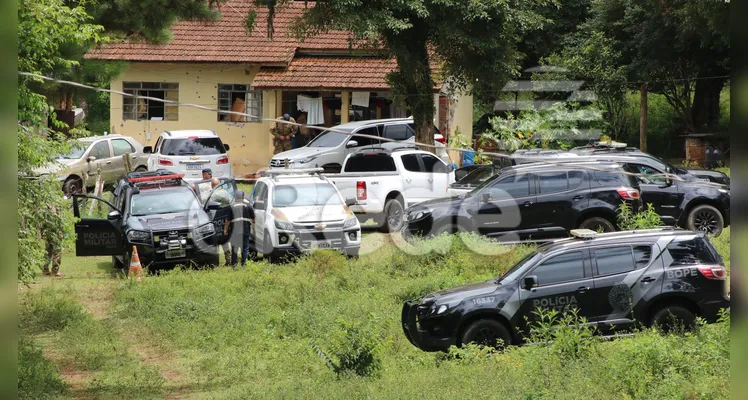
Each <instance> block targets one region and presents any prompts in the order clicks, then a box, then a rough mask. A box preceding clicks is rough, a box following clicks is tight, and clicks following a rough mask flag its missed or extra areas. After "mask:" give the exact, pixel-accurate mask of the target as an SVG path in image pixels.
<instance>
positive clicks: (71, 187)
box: [62, 178, 83, 194]
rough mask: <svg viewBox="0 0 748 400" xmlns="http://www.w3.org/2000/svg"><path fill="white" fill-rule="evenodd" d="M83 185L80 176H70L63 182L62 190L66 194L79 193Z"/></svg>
mask: <svg viewBox="0 0 748 400" xmlns="http://www.w3.org/2000/svg"><path fill="white" fill-rule="evenodd" d="M82 187H83V180H81V179H79V178H68V180H66V181H65V183H63V184H62V191H63V192H64V193H65V194H73V193H79V192H80V191H81V188H82Z"/></svg>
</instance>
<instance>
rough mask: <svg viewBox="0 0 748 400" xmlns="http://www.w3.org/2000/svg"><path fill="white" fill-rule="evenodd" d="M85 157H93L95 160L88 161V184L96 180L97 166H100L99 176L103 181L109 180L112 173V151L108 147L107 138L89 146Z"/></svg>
mask: <svg viewBox="0 0 748 400" xmlns="http://www.w3.org/2000/svg"><path fill="white" fill-rule="evenodd" d="M86 157H87V159H88V158H90V157H95V160H93V161H88V176H89V177H90V180H89V184H94V183H95V182H96V181H95V179H96V175H97V174H98V171H99V168H101V178H102V179H103V180H104V182H111V181H113V180H114V179H115V178H113V175H114V173H113V172H112V171H113V168H112V151H111V149H110V147H109V141H108V140H100V141H98V142H96V143H94V145H93V146H91V149H90V150H89V152H88V155H87V156H86Z"/></svg>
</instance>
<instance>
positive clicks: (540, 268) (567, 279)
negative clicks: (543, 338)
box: [518, 249, 594, 332]
mask: <svg viewBox="0 0 748 400" xmlns="http://www.w3.org/2000/svg"><path fill="white" fill-rule="evenodd" d="M591 272H592V271H591V268H590V261H589V251H588V250H587V249H578V250H568V251H564V252H563V253H560V254H558V253H557V254H554V255H550V256H549V257H547V258H546V259H544V260H542V261H540V262H539V263H538V265H537V266H535V267H533V268H532V270H530V271H529V272H528V273H527V274H525V275H524V277H523V278H522V279H520V289H519V297H520V303H521V305H520V309H519V314H518V318H520V321H518V326H520V327H521V329H522V330H524V331H525V332H528V331H529V328H530V327H532V325H533V324H536V323H537V322H539V315H538V310H539V309H542V310H545V311H546V312H547V311H548V310H554V311H557V312H559V313H563V312H565V311H570V310H572V309H576V310H577V313H578V314H577V315H578V316H580V317H584V318H586V319H587V320H588V321H591V316H592V315H591V312H592V310H593V309H592V307H593V302H594V299H593V298H592V297H591V296H590V290H591V289H592V287H593V279H592V273H591ZM529 276H535V277H536V279H537V282H538V284H537V286H535V287H533V288H529V289H526V288H523V287H522V286H523V285H522V284H521V283H522V282H523V281H524V278H526V277H529ZM525 317H526V318H527V320H525Z"/></svg>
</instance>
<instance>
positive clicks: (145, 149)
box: [143, 146, 153, 154]
mask: <svg viewBox="0 0 748 400" xmlns="http://www.w3.org/2000/svg"><path fill="white" fill-rule="evenodd" d="M151 153H153V146H145V147H143V154H151Z"/></svg>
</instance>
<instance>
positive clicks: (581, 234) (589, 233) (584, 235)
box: [569, 229, 597, 240]
mask: <svg viewBox="0 0 748 400" xmlns="http://www.w3.org/2000/svg"><path fill="white" fill-rule="evenodd" d="M569 233H571V236H574V237H575V238H578V239H584V240H588V239H594V238H595V236H597V232H595V231H593V230H591V229H572V230H571V231H569Z"/></svg>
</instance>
